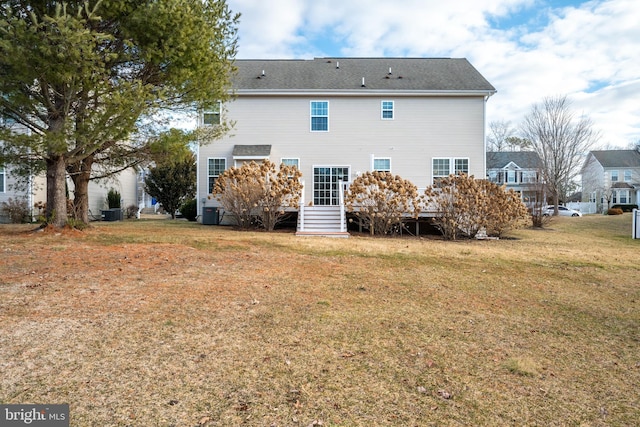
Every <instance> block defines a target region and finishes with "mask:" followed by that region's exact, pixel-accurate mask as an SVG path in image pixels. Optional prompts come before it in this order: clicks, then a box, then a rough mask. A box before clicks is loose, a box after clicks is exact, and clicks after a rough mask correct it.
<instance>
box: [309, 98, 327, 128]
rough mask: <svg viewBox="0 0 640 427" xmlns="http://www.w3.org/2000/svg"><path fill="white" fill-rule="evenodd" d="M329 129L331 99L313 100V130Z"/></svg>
mask: <svg viewBox="0 0 640 427" xmlns="http://www.w3.org/2000/svg"><path fill="white" fill-rule="evenodd" d="M328 131H329V101H311V132H328Z"/></svg>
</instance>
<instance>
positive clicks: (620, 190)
mask: <svg viewBox="0 0 640 427" xmlns="http://www.w3.org/2000/svg"><path fill="white" fill-rule="evenodd" d="M582 199H583V200H582V201H583V202H592V203H596V205H597V211H598V212H602V211H605V210H606V209H607V208H610V207H613V206H616V205H627V207H629V205H638V204H640V148H637V149H635V150H600V151H591V152H589V154H588V155H587V158H586V159H585V162H584V165H583V166H582Z"/></svg>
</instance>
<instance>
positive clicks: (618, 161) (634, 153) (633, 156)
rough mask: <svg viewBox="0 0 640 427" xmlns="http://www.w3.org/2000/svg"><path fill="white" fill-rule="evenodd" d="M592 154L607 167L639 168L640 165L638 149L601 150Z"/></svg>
mask: <svg viewBox="0 0 640 427" xmlns="http://www.w3.org/2000/svg"><path fill="white" fill-rule="evenodd" d="M591 154H593V156H594V157H595V158H596V160H598V162H600V164H601V165H602V167H605V168H617V167H623V168H625V167H626V168H638V167H640V151H638V150H600V151H592V152H591Z"/></svg>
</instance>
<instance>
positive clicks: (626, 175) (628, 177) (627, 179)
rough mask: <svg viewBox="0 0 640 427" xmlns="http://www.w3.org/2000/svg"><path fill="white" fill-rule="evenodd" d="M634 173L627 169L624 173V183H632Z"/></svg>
mask: <svg viewBox="0 0 640 427" xmlns="http://www.w3.org/2000/svg"><path fill="white" fill-rule="evenodd" d="M631 172H632V171H631V170H630V169H625V171H624V182H631V177H632V173H631Z"/></svg>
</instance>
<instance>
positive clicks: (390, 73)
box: [389, 67, 393, 75]
mask: <svg viewBox="0 0 640 427" xmlns="http://www.w3.org/2000/svg"><path fill="white" fill-rule="evenodd" d="M391 74H393V73H392V72H391V67H389V75H391Z"/></svg>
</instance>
